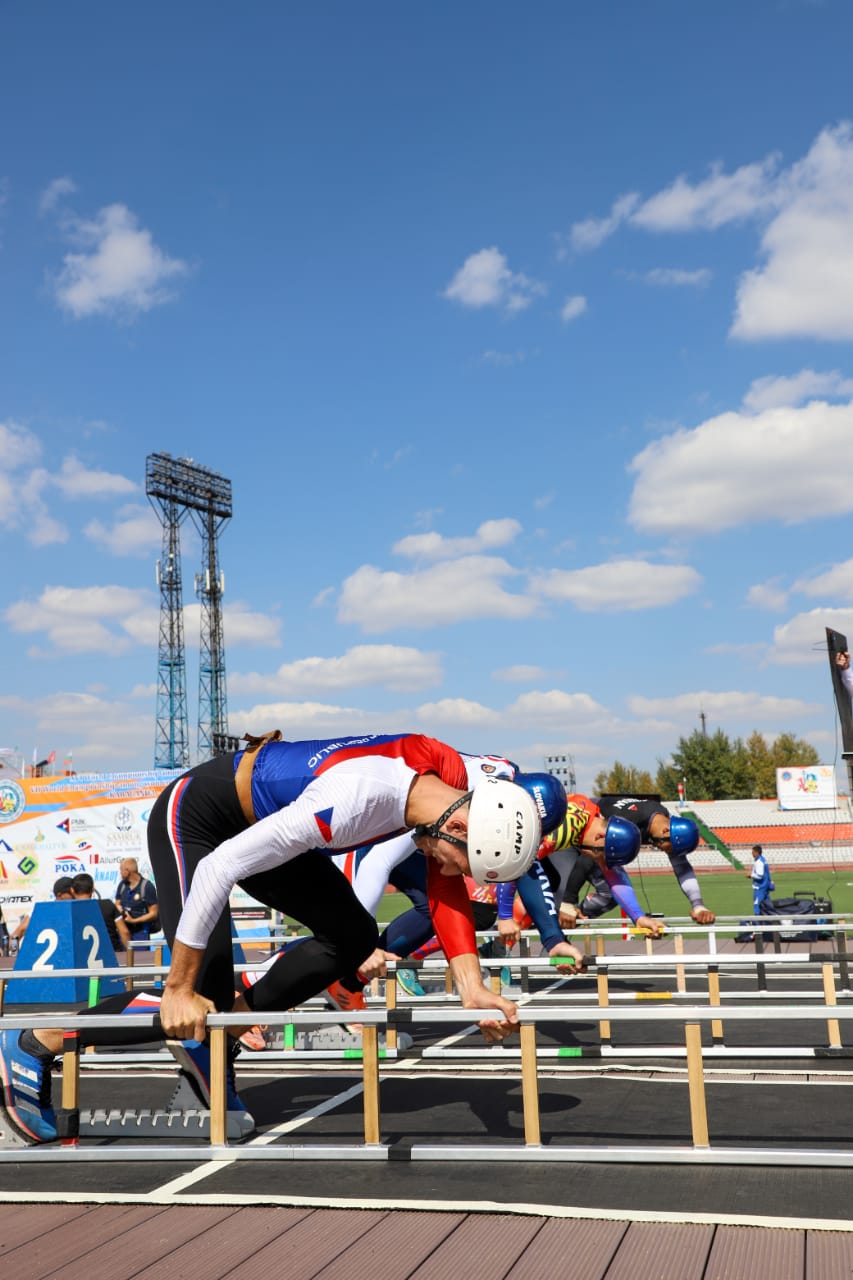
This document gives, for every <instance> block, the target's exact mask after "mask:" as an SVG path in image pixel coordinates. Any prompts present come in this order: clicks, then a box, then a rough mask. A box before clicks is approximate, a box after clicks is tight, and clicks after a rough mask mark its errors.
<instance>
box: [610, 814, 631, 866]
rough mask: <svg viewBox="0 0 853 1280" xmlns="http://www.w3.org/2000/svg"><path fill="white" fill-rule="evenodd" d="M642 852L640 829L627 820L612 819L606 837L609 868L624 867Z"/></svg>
mask: <svg viewBox="0 0 853 1280" xmlns="http://www.w3.org/2000/svg"><path fill="white" fill-rule="evenodd" d="M639 852H640V828H639V827H638V826H635V824H634V823H633V822H629V821H628V819H627V818H610V819H609V820H608V822H607V830H606V832H605V836H604V856H605V858H606V859H607V865H608V867H623V866H624V865H625V863H626V862H633V861H634V859H635V858H636V856H637V854H638V853H639Z"/></svg>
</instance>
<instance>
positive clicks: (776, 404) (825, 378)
mask: <svg viewBox="0 0 853 1280" xmlns="http://www.w3.org/2000/svg"><path fill="white" fill-rule="evenodd" d="M851 397H853V378H845V377H843V376H842V375H841V374H840V373H839V371H838V370H837V369H833V370H831V371H830V372H828V373H817V372H815V370H814V369H801V370H800V372H799V373H795V374H793V375H792V376H791V377H787V378H785V377H766V378H756V379H755V381H754V382H753V383H751V385H750V388H749V390H748V391H747V393H746V395H745V396H744V398H743V403H744V408H746V409H751V410H752V411H753V412H754V413H760V412H761V411H762V410H764V409H778V408H782V407H784V406H786V405H800V404H804V403H805V401H806V400H823V399H842V400H849V399H850V398H851Z"/></svg>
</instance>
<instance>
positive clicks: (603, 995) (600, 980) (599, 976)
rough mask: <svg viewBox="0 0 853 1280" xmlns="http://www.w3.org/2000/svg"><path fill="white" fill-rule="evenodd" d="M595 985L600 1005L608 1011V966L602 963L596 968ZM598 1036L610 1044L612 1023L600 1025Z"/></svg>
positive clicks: (606, 1022)
mask: <svg viewBox="0 0 853 1280" xmlns="http://www.w3.org/2000/svg"><path fill="white" fill-rule="evenodd" d="M595 983H596V986H597V988H598V1003H599V1006H600V1007H601V1008H602V1009H606V1008H607V1007H608V1005H609V1004H610V988H609V985H608V981H607V965H605V964H602V963H601V962H600V961H599V963H598V964H597V965H596V966H595ZM598 1034H599V1038H600V1039H601V1040H604V1041H606V1042H607V1043H609V1042H610V1021H609V1019H608V1020H607V1021H605V1022H600V1023H599V1024H598Z"/></svg>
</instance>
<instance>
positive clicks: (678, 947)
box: [675, 933, 687, 991]
mask: <svg viewBox="0 0 853 1280" xmlns="http://www.w3.org/2000/svg"><path fill="white" fill-rule="evenodd" d="M675 954H676V955H677V956H683V955H684V934H683V933H677V934H676V935H675ZM675 989H676V991H686V990H687V974H686V971H685V968H684V965H683V964H677V965H676V966H675Z"/></svg>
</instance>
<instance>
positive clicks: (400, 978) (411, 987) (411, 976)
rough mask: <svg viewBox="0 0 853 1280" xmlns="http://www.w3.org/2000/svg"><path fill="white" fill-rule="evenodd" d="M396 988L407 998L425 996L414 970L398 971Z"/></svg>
mask: <svg viewBox="0 0 853 1280" xmlns="http://www.w3.org/2000/svg"><path fill="white" fill-rule="evenodd" d="M397 986H398V987H399V988H400V990H401V991H405V993H406V995H407V996H425V995H426V992H425V991H424V989H423V987H422V986H421V984H420V983H419V982H418V975H417V973H416V972H415V970H414V969H398V970H397Z"/></svg>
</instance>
